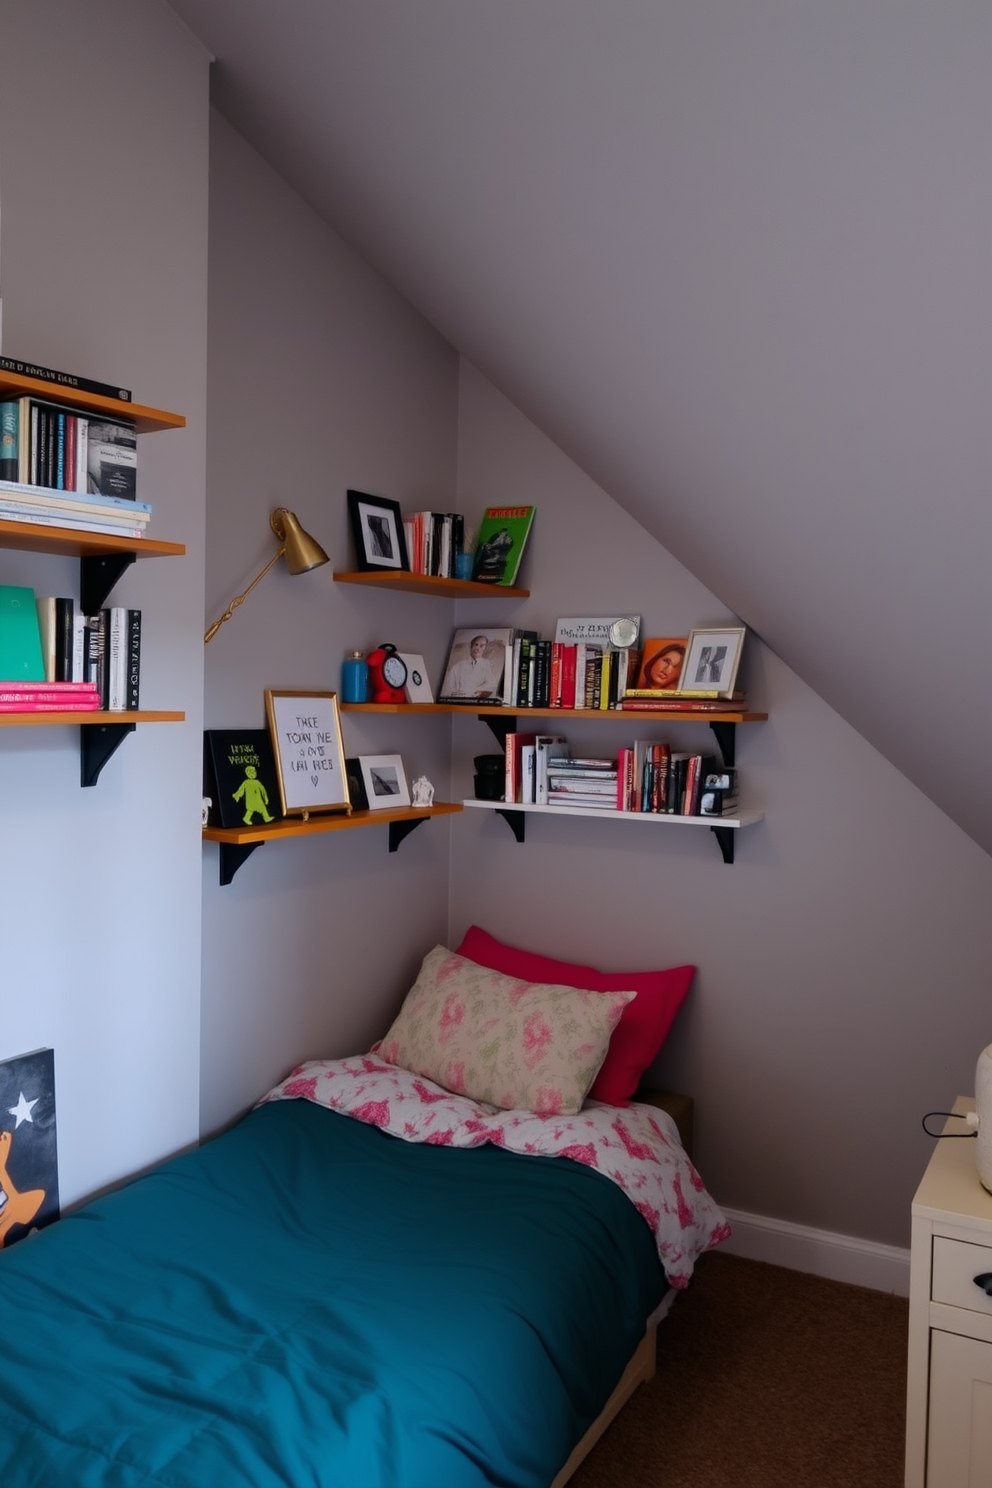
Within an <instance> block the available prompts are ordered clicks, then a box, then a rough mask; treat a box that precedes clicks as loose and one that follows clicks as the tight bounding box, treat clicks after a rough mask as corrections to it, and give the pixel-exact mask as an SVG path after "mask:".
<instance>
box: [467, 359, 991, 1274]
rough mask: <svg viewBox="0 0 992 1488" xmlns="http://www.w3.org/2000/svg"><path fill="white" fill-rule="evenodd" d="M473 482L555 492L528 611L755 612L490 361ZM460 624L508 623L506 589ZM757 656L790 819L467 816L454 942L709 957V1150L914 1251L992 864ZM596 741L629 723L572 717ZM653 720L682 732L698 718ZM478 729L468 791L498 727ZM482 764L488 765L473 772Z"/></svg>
mask: <svg viewBox="0 0 992 1488" xmlns="http://www.w3.org/2000/svg"><path fill="white" fill-rule="evenodd" d="M458 485H459V499H460V504H461V506H462V507H463V508H464V509H465V510H466V511H469V512H470V511H472V510H481V508H482V507H484V506H485V505H487V504H490V503H494V502H504V501H506V500H507V499H510V497H511V496H512V499H513V500H514V501H522V502H530V501H532V502H534V503H535V504H536V505H537V508H538V515H537V517H536V519H535V523H534V529H533V532H532V535H531V539H530V544H529V547H528V550H527V554H526V555H525V558H524V573H525V582H527V583H529V587H530V588H531V597H530V599H529V600H527V601H521V602H520V603H518V604H516V605H514V606H513V607H512V609H511V612H510V614H509V616H508V617H507V618H506V619H504V620H503V623H504V624H519V625H530V626H533V627H535V628H538V629H541V630H542V631H543V632H544V633H545V634H547V633H550V632H552V631H553V627H554V622H555V619H556V617H557V616H558V615H565V614H569V615H574V614H609V613H611V612H617V613H623V612H626V611H627V610H628V609H630V610H634V611H637V612H639V613H640V614H641V615H642V617H643V621H644V625H645V630H646V633H647V634H649V635H679V634H684V633H685V632H686V631H687V629H689V628H690V627H692V626H694V625H705V624H710V623H716V624H719V623H725V622H726V621H727V620H728V619H731V618H732V617H731V616H730V615H729V612H728V611H727V609H726V607H725V606H724V605H723V604H722V603H721V602H720V600H719V599H718V598H717V597H716V596H715V595H713V594H712V593H710V592H709V591H707V590H706V589H705V588H704V587H703V585H702V584H701V583H699V581H698V580H697V579H695V578H693V576H692V575H691V574H690V573H688V571H687V570H686V569H684V568H683V567H682V566H681V565H680V564H679V563H678V562H677V561H676V560H675V559H674V558H673V557H672V556H671V555H670V554H669V553H668V552H666V550H665V549H664V548H663V547H662V546H661V545H660V544H659V543H658V542H657V541H656V540H655V539H653V538H652V537H650V536H649V535H648V534H647V533H646V532H645V531H644V530H643V528H641V527H640V526H639V525H638V524H637V523H636V522H635V521H634V520H633V519H632V518H631V517H630V516H628V515H627V514H626V513H625V512H624V511H622V510H621V509H620V508H619V507H618V506H617V505H616V504H615V503H614V502H613V501H611V499H610V497H609V496H608V495H607V494H606V493H605V492H603V491H602V490H601V489H599V488H598V487H597V486H595V485H594V484H593V482H592V481H591V480H589V478H588V477H587V476H585V475H584V474H583V473H582V472H581V471H580V470H579V469H578V468H577V467H576V466H575V465H574V464H573V463H572V462H571V461H570V460H568V459H567V458H566V456H565V455H563V454H562V453H561V451H560V450H558V449H557V448H556V447H555V446H554V445H553V444H552V443H551V442H550V441H549V440H548V439H546V438H545V436H544V435H543V434H541V433H540V432H539V431H538V430H537V429H536V428H535V427H534V425H533V424H531V423H530V422H529V421H528V420H527V419H525V418H524V417H523V416H522V415H521V414H520V413H519V411H518V410H516V409H515V408H514V407H513V406H512V405H511V404H510V403H509V402H508V401H507V400H506V399H505V398H504V397H503V396H502V395H501V394H500V393H498V392H497V391H496V390H495V389H494V388H493V387H492V385H491V384H490V383H489V382H487V380H486V379H485V378H484V377H482V375H481V374H480V373H478V372H477V371H476V370H475V369H473V368H471V367H470V366H465V367H464V368H463V373H462V380H461V402H460V424H459V468H458ZM459 609H460V614H459V623H460V624H470V623H474V621H479V622H480V623H481V622H483V621H484V620H492V621H496V622H498V621H499V619H500V617H501V616H502V615H503V609H504V607H503V606H500V607H499V611H498V613H497V611H496V607H495V606H494V605H491V604H490V605H486V604H483V603H480V602H476V601H473V602H472V605H471V606H469V605H464V604H463V605H461V606H460V607H459ZM748 646H749V647H750V651H749V653H747V654H746V657H745V666H746V672H747V685H748V688H749V693H750V698H751V702H752V704H753V705H754V706H756V707H758V708H767V710H768V712H769V715H770V716H769V720H768V722H767V723H764V724H753V725H748V726H742V727H740V728H739V729H738V731H737V738H738V763H739V766H740V769H741V775H742V782H743V790H744V798H745V801H746V803H747V804H753V805H756V806H758V807H760V808H762V809H763V810H764V811H765V813H766V816H765V820H764V821H763V822H762V823H761V824H760V825H758V826H755V827H752V828H749V829H747V830H745V831H742V832H741V833H740V837H739V841H738V844H737V853H736V857H737V861H736V862H735V864H734V865H733V866H732V867H727V866H726V865H724V863H723V862H722V860H721V858H720V855H719V852H718V850H717V847H716V844H715V842H714V841H713V840H712V838H711V836H710V834H709V833H708V832H706V831H699V832H697V831H694V830H688V829H684V828H678V827H665V826H658V827H656V828H651V827H647V826H641V825H635V824H627V823H624V822H622V821H618V822H616V823H607V824H605V825H603V824H600V823H598V822H595V823H593V822H589V821H584V820H581V819H575V820H560V819H558V818H556V819H554V820H549V819H548V818H546V817H529V818H528V820H527V841H526V843H525V844H523V845H518V844H517V843H516V842H515V841H514V839H513V838H512V836H511V835H510V832H509V830H508V829H507V827H506V826H505V825H504V823H503V822H502V820H500V819H499V818H498V817H495V816H489V815H488V814H487V815H483V814H482V813H480V812H475V811H471V812H465V813H463V815H462V816H461V817H459V818H457V820H456V825H455V827H454V831H453V853H452V872H451V931H452V944H457V941H458V939H459V938H460V936H461V935H462V933H463V932H464V930H465V929H466V928H467V926H468V925H469V924H470V923H472V921H473V920H474V921H476V922H477V923H479V924H481V925H483V926H485V927H486V928H487V929H489V930H490V931H491V932H492V933H493V934H495V935H498V936H500V937H501V938H503V939H505V940H510V941H512V942H514V943H516V944H519V945H523V946H526V947H527V948H528V949H531V950H538V951H544V952H546V953H548V954H550V955H555V956H562V957H564V958H566V959H572V960H577V961H587V962H592V963H593V964H597V965H600V966H602V967H604V968H605V969H610V970H625V969H627V970H637V969H643V968H648V967H657V966H672V965H680V964H682V963H685V962H690V963H694V964H695V965H697V966H698V968H699V971H698V974H697V978H696V981H695V984H694V989H693V991H692V992H691V993H690V998H689V1001H688V1002H687V1004H686V1005H685V1007H684V1008H683V1010H682V1012H681V1014H680V1018H679V1021H678V1023H677V1024H676V1027H675V1031H674V1033H673V1035H672V1037H671V1039H670V1041H669V1043H668V1044H667V1045H666V1047H665V1049H664V1050H663V1052H662V1057H661V1059H660V1060H659V1062H658V1064H657V1067H656V1069H655V1071H654V1075H655V1077H656V1081H657V1083H660V1084H662V1085H666V1086H668V1087H670V1088H675V1089H680V1090H689V1091H691V1092H692V1093H693V1094H694V1095H695V1097H696V1099H697V1101H698V1122H699V1126H698V1149H697V1161H698V1163H699V1166H700V1168H701V1171H702V1173H703V1176H704V1177H705V1179H706V1182H707V1184H708V1186H709V1187H710V1188H711V1189H712V1191H713V1193H714V1195H715V1196H716V1197H717V1199H718V1200H719V1201H720V1202H722V1203H723V1204H726V1205H727V1206H729V1207H732V1208H734V1209H739V1210H744V1211H745V1212H748V1213H751V1214H757V1215H763V1216H769V1217H773V1218H777V1219H783V1220H787V1221H791V1222H793V1223H796V1224H801V1225H809V1226H812V1227H814V1228H818V1229H823V1230H828V1231H835V1232H838V1233H840V1234H846V1235H852V1236H858V1237H862V1238H865V1239H870V1240H874V1241H878V1242H882V1243H884V1244H890V1245H897V1246H905V1245H907V1244H908V1240H909V1201H910V1198H911V1196H912V1193H913V1191H914V1189H915V1187H916V1183H917V1181H918V1178H919V1174H920V1172H921V1171H922V1168H923V1166H924V1164H925V1162H926V1159H927V1156H928V1154H929V1152H930V1151H931V1150H932V1143H931V1142H930V1141H929V1140H928V1139H927V1137H926V1136H925V1135H924V1134H923V1132H922V1131H921V1129H920V1117H921V1116H922V1115H923V1113H924V1112H925V1111H927V1110H930V1109H934V1108H938V1109H947V1103H948V1102H949V1101H950V1100H952V1099H953V1097H954V1095H956V1094H957V1093H958V1092H961V1091H965V1092H967V1091H971V1090H972V1089H973V1087H974V1071H975V1061H976V1059H977V1056H978V1053H979V1050H980V1049H981V1048H982V1047H983V1046H984V1045H985V1044H986V1043H987V1042H988V1038H989V1021H988V966H989V957H990V951H992V932H990V926H989V917H988V912H987V906H988V903H989V895H990V892H992V865H990V862H989V859H988V857H987V855H986V854H985V853H983V852H982V851H981V850H980V849H979V848H978V847H977V846H976V845H975V843H974V842H973V841H971V839H970V838H969V837H967V836H966V835H965V834H964V833H963V832H962V831H961V830H960V829H959V828H958V827H956V826H955V825H954V824H953V823H952V822H951V821H950V820H949V818H948V817H947V816H945V815H944V814H943V813H942V812H941V811H939V810H938V809H937V807H935V806H934V805H933V804H932V803H931V802H930V801H928V800H927V798H926V797H925V796H923V795H922V794H921V793H920V792H919V791H918V790H917V789H916V788H915V787H914V786H913V785H911V784H910V782H909V781H908V780H907V779H906V778H905V777H904V776H903V775H901V774H900V773H899V772H898V771H897V770H896V769H894V768H893V766H892V765H890V764H888V763H887V762H886V761H885V760H884V759H883V758H882V756H881V755H880V754H878V753H877V752H876V751H875V750H874V749H873V748H872V747H871V746H870V745H869V744H867V743H866V742H865V741H864V739H862V738H861V737H860V736H859V735H858V734H856V733H855V732H854V730H853V729H852V728H851V727H850V726H849V725H848V724H846V723H845V722H844V721H843V719H841V718H840V717H839V716H838V715H837V714H836V713H835V712H833V711H832V710H831V709H830V708H829V707H828V706H827V705H826V704H825V703H824V702H823V701H822V700H821V699H820V698H818V697H817V696H816V695H815V694H814V693H813V692H811V691H810V689H809V688H808V687H806V686H805V685H804V684H803V682H802V681H800V679H799V678H798V677H796V675H795V674H794V673H793V672H791V671H790V670H789V668H788V667H787V666H786V665H785V664H784V663H783V662H782V661H780V660H779V659H778V658H777V657H776V656H775V655H774V654H773V653H772V652H770V651H769V650H768V649H767V648H765V647H763V646H762V645H761V644H760V643H759V642H757V641H756V640H755V639H754V638H750V639H749V641H748ZM562 722H563V724H564V725H565V727H564V728H563V732H565V733H566V734H567V736H568V737H569V738H570V739H571V740H574V741H575V744H576V745H577V746H578V747H577V748H576V750H575V752H579V748H581V747H584V746H586V747H585V752H595V753H599V752H600V751H601V750H602V749H603V748H604V747H605V745H606V743H607V742H608V743H609V746H610V749H611V750H615V749H616V747H618V746H619V744H620V743H623V742H627V741H628V739H629V738H631V737H633V732H634V725H633V724H630V725H629V726H628V724H627V722H626V721H624V722H622V723H621V722H618V723H612V722H611V723H609V724H597V725H586V726H585V727H584V728H583V727H581V726H575V725H572V726H571V727H569V726H568V725H567V721H566V718H565V717H564V716H563V719H562ZM690 728H691V732H690V729H689V728H687V729H680V730H676V729H674V728H672V727H671V726H670V727H669V728H668V729H665V728H664V727H663V726H658V725H641V726H640V730H641V732H642V733H643V734H645V735H646V736H649V737H655V738H658V737H661V738H664V737H668V738H669V739H670V740H671V741H672V742H673V744H674V745H675V747H679V745H680V744H681V747H690V746H689V745H688V743H687V742H685V741H687V740H689V739H690V738H691V739H694V740H695V741H697V743H698V746H699V747H701V748H706V747H708V744H711V743H712V736H711V735H710V733H709V730H708V729H707V728H706V727H705V726H700V727H699V728H698V730H697V728H696V726H695V725H692V726H690ZM487 735H488V731H487V730H486V729H485V727H484V726H483V725H481V724H479V723H478V721H477V720H475V719H472V720H465V721H461V720H459V721H458V722H457V724H456V729H455V760H456V776H455V792H456V795H462V794H464V795H470V794H471V793H472V782H471V756H472V755H473V754H475V753H478V752H480V750H481V749H484V748H486V747H487V742H488V744H489V745H490V746H491V743H492V741H491V737H490V738H488V740H487ZM466 761H467V762H468V763H467V765H466Z"/></svg>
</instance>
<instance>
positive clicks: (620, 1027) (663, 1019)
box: [456, 925, 696, 1106]
mask: <svg viewBox="0 0 992 1488" xmlns="http://www.w3.org/2000/svg"><path fill="white" fill-rule="evenodd" d="M456 954H457V955H459V956H464V957H465V958H466V960H468V961H474V962H476V964H477V965H479V966H488V968H489V970H490V971H501V972H502V973H503V975H504V976H511V977H517V978H518V979H519V980H520V981H523V982H551V983H552V984H553V985H555V986H561V987H581V988H583V989H584V990H585V991H587V992H630V991H633V992H636V993H637V996H636V997H635V998H634V1000H633V1002H628V1004H627V1006H626V1007H625V1008H624V1010H623V1012H622V1013H621V1014H620V1022H619V1023H618V1024H617V1026H616V1028H615V1029H614V1030H613V1034H612V1036H611V1038H610V1047H609V1049H608V1050H607V1054H606V1058H605V1059H604V1060H603V1063H602V1066H601V1067H600V1071H599V1074H598V1075H597V1076H596V1078H595V1080H594V1081H593V1084H592V1089H591V1090H590V1091H589V1096H590V1099H592V1100H598V1101H605V1102H606V1103H607V1104H608V1105H611V1106H622V1105H625V1104H626V1103H627V1101H629V1100H630V1098H631V1096H632V1095H633V1094H634V1092H635V1091H636V1090H637V1087H638V1085H639V1084H640V1080H641V1076H642V1074H643V1073H644V1071H645V1070H646V1069H647V1067H648V1065H649V1064H652V1063H653V1062H654V1060H655V1058H656V1057H657V1054H658V1051H659V1050H660V1049H661V1046H662V1044H663V1043H664V1042H665V1039H666V1038H667V1037H668V1031H669V1029H670V1028H671V1026H672V1024H673V1023H674V1021H675V1014H676V1013H677V1012H678V1010H679V1008H680V1007H681V1006H682V1003H683V1002H684V1001H685V997H686V994H687V992H688V991H689V988H690V986H691V985H692V978H693V976H694V974H695V971H696V968H695V967H694V966H673V967H671V968H670V969H669V970H668V971H617V972H602V971H597V970H596V968H595V967H594V966H576V965H575V964H574V963H573V962H571V961H554V960H552V958H551V957H550V956H538V955H537V954H536V953H535V952H534V951H521V950H518V949H517V947H516V946H510V945H504V943H503V942H502V941H501V940H496V939H495V937H494V936H492V935H489V934H488V933H487V932H486V931H485V930H480V929H479V927H478V925H472V926H471V928H470V929H469V930H468V931H467V932H466V934H465V938H464V940H463V941H462V943H461V945H460V946H459V947H458V949H457V952H456Z"/></svg>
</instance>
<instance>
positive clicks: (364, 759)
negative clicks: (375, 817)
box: [358, 754, 410, 811]
mask: <svg viewBox="0 0 992 1488" xmlns="http://www.w3.org/2000/svg"><path fill="white" fill-rule="evenodd" d="M358 763H359V765H360V766H361V770H362V784H363V785H364V786H365V794H366V796H367V798H368V803H369V810H370V811H396V810H397V809H398V808H399V807H401V806H409V804H410V792H409V790H408V789H407V783H406V775H405V774H404V772H403V761H402V759H401V758H400V756H399V755H398V754H360V755H359V756H358Z"/></svg>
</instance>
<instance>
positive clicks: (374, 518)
mask: <svg viewBox="0 0 992 1488" xmlns="http://www.w3.org/2000/svg"><path fill="white" fill-rule="evenodd" d="M348 515H349V516H350V518H351V530H352V532H353V534H354V538H355V559H356V562H357V564H358V569H359V572H361V573H369V572H371V571H373V570H379V569H394V570H395V571H396V572H398V573H399V572H401V571H404V570H406V571H409V568H410V562H409V558H408V556H407V551H406V535H405V533H404V530H403V516H402V513H401V511H400V504H399V502H398V501H392V500H390V498H389V497H388V496H370V495H369V494H368V493H367V492H365V491H351V490H350V491H349V492H348Z"/></svg>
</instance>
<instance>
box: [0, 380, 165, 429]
mask: <svg viewBox="0 0 992 1488" xmlns="http://www.w3.org/2000/svg"><path fill="white" fill-rule="evenodd" d="M25 396H27V397H31V398H40V399H42V400H43V401H44V402H45V403H58V404H60V405H61V406H62V407H64V408H75V409H79V410H80V412H83V413H94V414H103V415H105V416H108V417H113V418H115V419H127V421H128V422H129V423H132V424H134V426H135V428H136V429H137V431H138V433H139V434H153V433H154V432H155V431H156V430H158V429H185V427H186V420H185V418H184V417H183V415H182V414H181V413H166V412H165V410H164V409H162V408H148V407H146V406H145V404H143V403H125V402H122V401H121V399H120V398H105V397H104V396H103V395H102V394H101V393H84V392H83V391H82V390H81V389H80V388H73V387H63V386H62V384H61V383H57V382H43V381H42V380H41V379H40V378H38V377H24V376H22V375H21V374H20V373H18V372H0V397H3V398H23V397H25Z"/></svg>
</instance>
